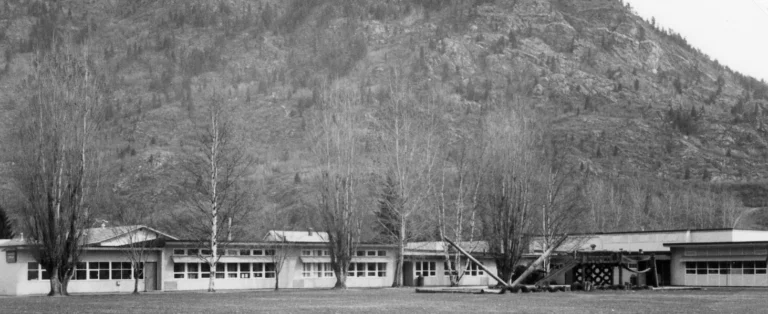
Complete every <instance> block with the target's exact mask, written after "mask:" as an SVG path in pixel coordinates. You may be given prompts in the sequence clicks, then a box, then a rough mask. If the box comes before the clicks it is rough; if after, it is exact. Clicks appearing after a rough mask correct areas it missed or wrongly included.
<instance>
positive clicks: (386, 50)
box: [0, 0, 768, 210]
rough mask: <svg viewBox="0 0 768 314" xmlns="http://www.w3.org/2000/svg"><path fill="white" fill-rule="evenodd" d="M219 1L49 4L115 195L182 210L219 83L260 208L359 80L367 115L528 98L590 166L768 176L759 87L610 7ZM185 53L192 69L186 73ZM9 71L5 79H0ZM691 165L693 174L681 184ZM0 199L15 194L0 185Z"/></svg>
mask: <svg viewBox="0 0 768 314" xmlns="http://www.w3.org/2000/svg"><path fill="white" fill-rule="evenodd" d="M6 2H7V4H8V5H9V6H10V11H4V10H5V9H4V8H0V10H2V11H0V18H2V19H3V20H4V21H5V22H4V25H6V26H7V27H5V28H2V27H1V26H0V31H3V32H4V35H5V37H2V36H0V51H2V52H5V51H11V52H12V53H9V56H7V57H6V58H10V59H11V62H10V63H8V62H6V61H5V60H0V121H3V122H6V121H7V122H12V121H13V120H12V118H13V114H14V109H13V108H14V106H16V107H18V106H19V105H20V104H25V103H27V102H25V100H27V99H26V98H25V97H26V96H25V95H21V94H19V90H20V89H18V88H17V87H18V84H19V81H21V78H25V77H26V76H27V74H28V71H31V69H32V68H33V67H32V65H31V64H32V62H31V61H30V60H32V56H33V54H32V53H31V52H29V51H28V49H22V48H25V47H22V46H23V44H24V43H26V42H25V40H28V39H29V34H30V32H32V31H33V30H34V29H36V27H37V28H39V27H40V25H39V24H38V22H39V21H41V18H40V16H39V14H38V13H35V14H32V12H36V11H35V10H33V9H32V8H31V7H32V3H33V2H37V1H6ZM203 2H205V1H203ZM220 2H221V4H217V5H216V6H211V7H205V6H200V7H196V6H188V7H187V6H184V7H183V8H181V7H177V6H175V4H174V3H173V2H169V1H141V2H136V1H123V2H119V1H118V4H116V5H115V6H114V7H112V6H109V8H108V9H105V8H102V7H101V6H96V7H87V6H85V5H84V4H82V3H81V2H79V1H58V2H57V3H58V4H57V5H61V6H63V8H62V9H61V10H60V11H61V12H69V11H72V12H73V14H72V17H71V18H70V17H68V16H67V17H61V18H60V19H57V22H58V23H61V24H60V25H59V26H57V27H59V30H61V31H62V32H72V35H76V34H77V33H80V36H81V37H82V36H85V35H83V34H89V33H87V32H83V31H81V30H83V29H85V30H88V29H89V28H88V26H91V25H90V23H92V24H93V25H92V26H95V27H91V28H90V32H91V33H90V35H88V36H89V37H88V39H89V41H88V42H89V43H90V44H91V45H93V46H92V51H93V53H94V58H93V65H94V67H96V68H98V69H99V70H101V71H102V72H103V73H104V80H103V82H104V85H105V86H103V89H104V91H105V92H106V93H108V95H107V96H106V97H107V98H108V99H109V101H110V104H111V105H113V107H114V113H113V115H114V116H115V118H114V119H113V120H111V121H110V122H109V131H108V132H109V134H108V135H109V136H113V137H114V140H111V141H110V144H109V145H106V146H107V147H105V149H106V150H108V151H109V152H118V153H109V154H105V156H104V160H103V162H104V164H105V166H108V168H110V169H114V171H112V172H111V173H110V174H109V175H106V176H105V177H107V178H108V181H109V182H107V183H105V184H110V185H111V186H113V187H114V190H115V191H117V192H118V193H119V194H125V195H137V196H140V197H146V198H148V199H152V200H156V201H157V204H158V206H160V207H164V208H169V210H173V209H174V208H175V207H177V206H178V204H179V203H178V200H177V199H174V198H173V197H171V196H168V195H169V194H172V193H170V192H168V191H169V190H172V189H173V187H174V186H177V185H178V184H181V183H183V179H181V178H179V177H178V176H177V173H178V169H177V168H178V161H179V160H180V158H181V156H183V154H184V153H185V151H188V150H189V147H188V146H189V134H191V132H192V130H193V129H194V125H195V123H194V122H193V120H192V119H190V117H192V116H194V115H195V112H196V111H195V110H198V111H197V113H199V110H200V108H199V107H200V106H202V104H203V103H204V101H205V99H207V98H206V97H208V96H210V94H211V93H212V91H214V90H215V91H220V92H221V93H224V94H226V96H227V97H228V98H227V101H228V103H229V104H230V105H231V106H232V108H233V109H232V110H233V112H234V113H235V114H234V115H235V116H236V117H237V119H238V123H239V124H238V126H239V127H240V128H241V129H240V130H241V131H242V132H243V134H247V135H245V136H244V137H246V138H247V139H246V143H247V145H246V146H247V147H248V148H249V150H250V152H251V153H252V154H253V155H254V156H257V159H258V160H257V162H256V165H255V166H254V167H255V168H257V171H254V173H256V174H254V175H253V177H252V178H249V179H252V180H253V181H254V182H265V183H264V184H265V185H268V188H267V189H268V190H269V191H267V192H265V194H266V195H267V196H266V197H264V198H262V199H260V202H264V204H259V205H260V206H258V207H262V208H273V207H275V208H276V207H280V206H288V205H285V204H291V206H298V205H295V204H303V203H302V202H301V201H296V200H294V199H289V200H288V201H284V200H281V199H278V198H280V196H281V195H282V196H284V195H292V194H300V193H294V192H295V191H294V190H293V189H297V187H295V186H294V185H293V183H292V182H293V178H294V176H295V175H296V173H297V172H301V173H302V175H301V177H304V175H303V173H314V172H315V170H316V169H315V167H316V164H314V162H315V161H314V160H313V159H312V158H310V157H308V155H309V153H307V147H308V144H307V143H306V138H308V137H309V134H308V133H309V131H308V130H309V129H310V127H311V125H312V123H313V121H311V115H308V114H306V113H305V111H306V110H310V108H312V106H314V105H316V102H315V98H316V97H319V94H320V89H321V88H322V86H328V85H332V86H339V85H362V86H363V88H361V89H360V90H364V91H367V94H369V97H368V98H366V99H365V100H366V101H363V102H362V103H363V105H371V106H375V103H376V101H374V100H376V99H377V98H378V97H385V96H386V91H387V89H388V86H389V84H390V83H391V81H390V80H392V78H393V77H400V78H405V79H407V80H410V81H409V84H410V86H412V87H413V88H414V89H424V90H429V91H430V93H434V94H437V95H439V96H440V97H441V100H444V101H445V102H446V104H445V105H446V106H447V107H451V108H460V109H461V110H455V112H460V113H462V114H466V115H470V116H471V115H472V114H477V113H478V112H482V111H483V110H482V108H484V107H485V106H486V102H487V101H489V100H496V99H502V100H505V101H507V100H509V103H510V104H514V105H529V106H530V107H532V108H535V109H536V111H537V112H539V113H540V114H541V116H542V117H543V119H546V120H547V121H548V122H549V123H551V124H552V126H551V131H552V132H551V133H552V136H553V138H554V139H555V141H556V142H557V143H558V144H559V145H561V146H562V148H563V151H564V152H565V154H566V155H567V157H568V158H569V160H570V161H573V163H574V164H576V165H577V166H578V165H583V169H584V170H583V171H585V172H592V173H595V174H600V175H605V176H611V177H615V178H636V177H641V176H645V177H654V178H663V180H678V181H680V182H683V184H689V183H691V182H703V183H706V184H713V182H717V183H722V184H735V183H740V184H741V183H744V182H747V183H754V182H763V181H765V180H766V179H768V173H766V171H768V167H766V162H767V161H768V158H766V156H768V127H766V123H768V117H766V111H765V109H766V107H768V102H766V100H765V99H766V98H768V92H767V90H768V87H766V86H765V84H760V83H758V82H756V81H753V80H749V78H746V77H743V76H741V75H739V74H737V73H734V72H732V71H730V70H729V69H727V68H725V67H724V66H722V65H719V64H717V63H715V62H713V61H712V60H709V59H707V57H706V56H705V55H703V54H702V53H700V52H697V51H696V50H695V49H692V48H690V47H687V44H686V43H685V42H684V40H682V38H678V37H675V36H673V35H670V34H667V33H664V32H661V31H659V30H656V29H654V27H653V26H652V25H650V24H649V23H647V22H645V21H643V20H642V19H640V18H639V17H637V16H634V15H633V14H632V12H631V10H629V9H628V8H626V7H625V6H623V5H622V4H621V3H620V1H618V0H568V1H563V0H496V1H482V0H479V1H413V0H398V1H368V0H361V1H340V2H338V1H337V2H334V1H327V2H322V1H263V2H264V5H263V6H262V5H261V3H260V5H258V6H256V5H254V4H253V1H246V0H229V1H220ZM267 3H269V6H267V5H266V4H267ZM340 3H343V4H340ZM5 4H6V3H3V5H5ZM219 6H229V7H230V10H220V8H219ZM249 6H250V7H251V8H250V9H249V8H248V7H249ZM105 7H107V6H105ZM267 8H269V9H267ZM260 10H261V11H260ZM226 12H229V13H226ZM245 12H251V14H250V15H247V14H246V13H245ZM265 12H266V13H265ZM182 15H184V18H180V16H182ZM206 21H215V23H214V22H210V23H208V22H206ZM149 30H151V31H149ZM2 38H6V39H2ZM81 39H84V37H83V38H81ZM27 48H28V47H27ZM113 50H114V51H113ZM193 51H197V52H199V53H200V54H199V55H196V57H199V58H196V59H195V60H194V61H195V62H197V63H200V64H202V65H200V64H195V65H194V66H193V65H192V64H190V63H193V62H191V61H190V60H192V59H193V58H191V56H192V52H193ZM704 53H706V52H704ZM3 59H5V58H3ZM6 63H8V64H11V65H12V67H11V69H10V73H11V74H12V75H8V74H5V73H3V72H2V71H3V70H4V69H3V66H4V65H5V64H6ZM198 66H199V69H197V71H190V68H191V67H198ZM161 83H162V84H161ZM163 84H164V85H163ZM12 99H14V100H16V99H18V101H15V102H10V100H12ZM153 99H154V102H153ZM150 104H151V105H150ZM694 109H695V110H694ZM692 112H695V114H692ZM452 114H456V115H457V117H451V118H455V119H460V118H463V116H458V113H454V112H452ZM475 118H476V117H475ZM2 124H3V125H2V126H0V130H3V129H8V128H9V127H8V126H10V125H12V123H2ZM459 131H463V132H471V131H472V130H459ZM459 131H457V132H459ZM7 132H8V130H5V132H4V133H7ZM0 135H3V136H4V135H6V134H0ZM309 146H311V145H309ZM598 149H600V152H601V154H600V155H601V157H599V158H598V157H597V154H596V151H597V150H598ZM124 151H134V153H130V154H124V153H123V154H121V153H119V152H124ZM614 152H615V153H614ZM0 154H2V150H0ZM0 157H2V156H0ZM0 165H2V166H0V179H4V180H0V181H8V180H5V179H7V177H8V175H7V174H8V173H9V169H8V168H9V166H8V163H4V162H3V161H2V160H0ZM3 168H4V169H3ZM118 169H119V170H118ZM685 169H688V171H685ZM686 172H689V173H690V178H693V179H687V180H682V179H680V178H682V177H683V176H682V174H684V173H686ZM660 180H661V179H660ZM740 186H741V185H740ZM0 189H2V190H1V191H0V192H7V193H6V194H8V195H11V194H13V193H12V188H11V187H7V184H6V187H5V188H3V186H2V185H0ZM9 191H11V192H9ZM286 191H293V192H290V193H289V192H286ZM748 203H749V204H756V203H757V202H756V201H750V202H748ZM0 205H2V204H0Z"/></svg>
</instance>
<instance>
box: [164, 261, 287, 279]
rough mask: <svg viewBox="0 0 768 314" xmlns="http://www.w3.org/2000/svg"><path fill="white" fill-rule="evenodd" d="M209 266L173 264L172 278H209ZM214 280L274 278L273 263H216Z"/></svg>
mask: <svg viewBox="0 0 768 314" xmlns="http://www.w3.org/2000/svg"><path fill="white" fill-rule="evenodd" d="M210 271H211V266H210V265H209V264H208V263H175V264H173V278H177V279H205V278H210V277H211V273H210ZM216 278H219V279H250V278H275V264H274V263H217V264H216Z"/></svg>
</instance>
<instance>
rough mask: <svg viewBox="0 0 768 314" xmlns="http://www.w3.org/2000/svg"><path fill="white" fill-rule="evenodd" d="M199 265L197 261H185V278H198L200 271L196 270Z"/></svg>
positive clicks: (198, 268)
mask: <svg viewBox="0 0 768 314" xmlns="http://www.w3.org/2000/svg"><path fill="white" fill-rule="evenodd" d="M199 266H200V264H199V263H187V279H197V278H200V273H199V272H198V271H199V270H200V267H199Z"/></svg>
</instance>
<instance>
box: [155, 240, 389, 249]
mask: <svg viewBox="0 0 768 314" xmlns="http://www.w3.org/2000/svg"><path fill="white" fill-rule="evenodd" d="M165 243H166V244H167V245H168V246H171V245H173V244H176V245H199V244H200V243H201V241H197V240H166V241H165ZM202 243H205V242H202ZM282 245H286V246H315V247H327V246H328V245H329V243H328V242H280V241H253V242H251V241H235V242H229V243H226V246H227V247H233V246H266V247H269V246H273V247H274V246H282ZM357 246H362V247H382V248H394V247H397V245H396V244H382V243H357Z"/></svg>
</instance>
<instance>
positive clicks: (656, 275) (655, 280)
mask: <svg viewBox="0 0 768 314" xmlns="http://www.w3.org/2000/svg"><path fill="white" fill-rule="evenodd" d="M651 268H653V286H654V287H656V288H658V287H659V272H658V270H656V254H654V253H651Z"/></svg>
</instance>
